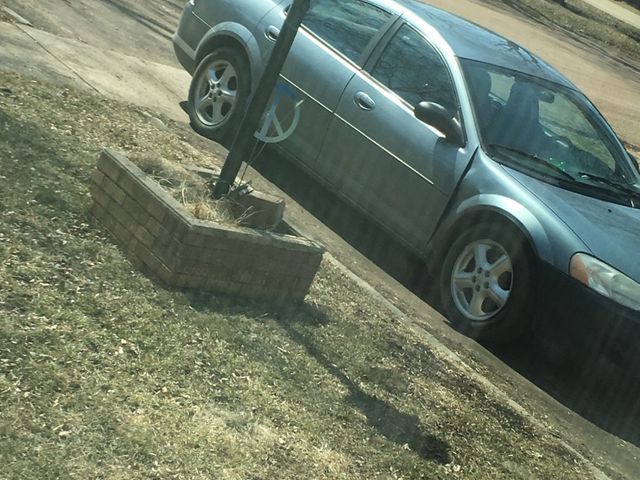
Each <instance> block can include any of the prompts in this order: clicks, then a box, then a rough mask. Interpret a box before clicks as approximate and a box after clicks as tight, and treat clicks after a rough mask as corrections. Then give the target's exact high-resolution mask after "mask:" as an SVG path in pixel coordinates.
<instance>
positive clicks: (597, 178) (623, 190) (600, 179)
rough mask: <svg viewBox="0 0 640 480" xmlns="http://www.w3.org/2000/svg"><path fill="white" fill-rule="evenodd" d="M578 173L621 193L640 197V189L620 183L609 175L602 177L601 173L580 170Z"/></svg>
mask: <svg viewBox="0 0 640 480" xmlns="http://www.w3.org/2000/svg"><path fill="white" fill-rule="evenodd" d="M578 175H579V176H580V177H582V178H586V179H588V180H593V181H595V182H600V183H602V184H604V185H607V186H609V187H611V188H613V189H615V190H617V191H618V192H620V193H624V194H626V195H631V196H633V197H635V198H640V191H638V190H635V189H633V188H631V187H630V186H628V185H625V184H623V183H618V182H616V181H614V180H611V179H610V178H607V177H602V176H600V175H595V174H593V173H589V172H578Z"/></svg>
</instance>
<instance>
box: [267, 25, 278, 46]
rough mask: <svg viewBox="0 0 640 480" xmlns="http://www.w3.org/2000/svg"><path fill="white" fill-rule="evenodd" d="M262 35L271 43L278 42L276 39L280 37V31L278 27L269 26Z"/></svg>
mask: <svg viewBox="0 0 640 480" xmlns="http://www.w3.org/2000/svg"><path fill="white" fill-rule="evenodd" d="M264 33H265V35H266V36H267V38H268V39H269V40H271V41H272V42H275V41H277V40H278V37H279V36H280V29H279V28H278V27H275V26H273V25H270V26H268V27H267V29H266V30H265V32H264Z"/></svg>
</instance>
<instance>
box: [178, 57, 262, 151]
mask: <svg viewBox="0 0 640 480" xmlns="http://www.w3.org/2000/svg"><path fill="white" fill-rule="evenodd" d="M250 93H251V78H250V74H249V64H248V61H247V59H246V57H245V56H244V54H243V53H242V52H240V51H238V50H237V49H235V48H231V47H222V48H218V49H216V50H214V51H213V52H212V53H210V54H209V55H207V56H206V57H205V58H203V59H202V61H201V62H200V64H199V65H198V68H196V71H195V73H194V74H193V80H192V81H191V86H190V88H189V101H188V104H187V111H188V113H189V119H190V120H191V127H192V128H193V129H194V130H195V131H196V132H198V133H199V134H200V135H202V136H204V137H207V138H210V139H211V140H214V141H216V142H218V143H220V144H222V145H224V146H230V144H231V142H233V139H234V136H235V134H236V132H237V131H238V127H239V125H240V122H241V121H242V118H243V116H244V112H245V109H246V104H247V100H248V98H249V95H250Z"/></svg>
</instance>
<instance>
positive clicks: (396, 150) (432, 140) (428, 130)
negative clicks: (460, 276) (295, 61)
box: [321, 23, 471, 249]
mask: <svg viewBox="0 0 640 480" xmlns="http://www.w3.org/2000/svg"><path fill="white" fill-rule="evenodd" d="M422 101H430V102H435V103H438V104H440V105H442V106H444V107H445V108H447V109H448V110H449V111H450V112H451V113H452V115H454V116H457V117H458V119H459V120H462V119H461V118H460V115H461V114H460V108H459V102H458V96H457V94H456V91H455V87H454V84H453V81H452V77H451V73H450V70H449V68H448V67H447V64H446V62H445V61H444V60H443V57H442V56H441V55H440V53H439V52H438V50H437V49H436V48H435V47H434V46H433V45H432V44H431V43H430V42H429V41H428V40H427V38H425V37H424V36H423V35H422V34H421V33H420V32H418V31H417V30H416V29H414V28H412V27H411V26H409V25H408V24H406V23H400V24H399V25H398V26H397V27H396V30H393V31H390V32H389V33H388V35H387V36H386V37H385V39H384V40H383V41H382V42H381V44H380V46H379V47H378V49H377V51H376V52H375V53H374V54H373V55H372V58H371V59H370V61H369V62H367V68H366V69H365V70H363V71H360V72H358V73H357V74H356V75H354V76H353V78H352V79H351V81H350V82H349V84H348V85H347V88H346V89H345V91H344V94H343V96H342V99H341V101H340V103H339V105H338V108H337V109H336V112H335V115H334V118H333V119H332V122H331V125H330V127H329V131H328V134H327V139H326V141H325V143H324V146H323V149H322V153H321V158H323V159H324V161H326V162H327V163H328V164H329V167H330V170H331V173H332V176H331V182H332V184H333V185H334V186H335V188H336V189H337V190H338V191H339V192H340V193H341V194H342V195H344V196H346V197H347V198H349V199H350V200H352V201H353V202H354V203H356V204H357V205H358V206H359V207H360V208H361V209H363V210H364V211H365V212H366V213H368V214H369V216H371V217H372V218H374V219H376V220H377V221H378V222H379V223H380V224H382V225H383V226H385V227H386V228H387V229H388V230H390V231H391V232H393V233H394V234H396V236H399V237H400V238H401V239H402V240H404V242H405V243H407V244H409V245H411V246H412V247H414V248H416V249H421V248H422V247H423V246H424V245H425V243H426V242H427V240H428V239H429V238H430V236H431V234H432V233H433V231H434V229H435V227H436V225H437V222H438V220H439V218H440V216H441V215H442V212H443V211H444V209H445V207H446V204H447V202H448V200H449V198H450V196H451V194H452V192H453V190H454V188H455V186H456V184H457V183H458V180H459V178H460V177H461V175H462V173H463V171H464V168H465V166H466V165H467V163H468V162H469V160H470V157H471V152H469V151H468V150H467V149H466V148H465V147H458V146H455V145H452V144H450V143H448V142H447V141H446V140H445V139H444V138H443V135H442V134H441V133H440V132H439V131H437V130H436V129H435V128H433V127H430V126H429V125H426V124H425V123H422V122H420V121H419V120H417V119H416V118H415V116H414V107H415V106H416V105H417V104H418V103H420V102H422Z"/></svg>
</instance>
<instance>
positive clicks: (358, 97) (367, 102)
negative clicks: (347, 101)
mask: <svg viewBox="0 0 640 480" xmlns="http://www.w3.org/2000/svg"><path fill="white" fill-rule="evenodd" d="M353 98H354V100H355V101H356V105H357V106H358V107H360V108H361V109H363V110H368V111H370V110H373V109H374V108H376V102H374V101H373V98H371V97H370V96H369V95H367V94H366V93H364V92H358V93H356V94H355V95H354V97H353Z"/></svg>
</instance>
